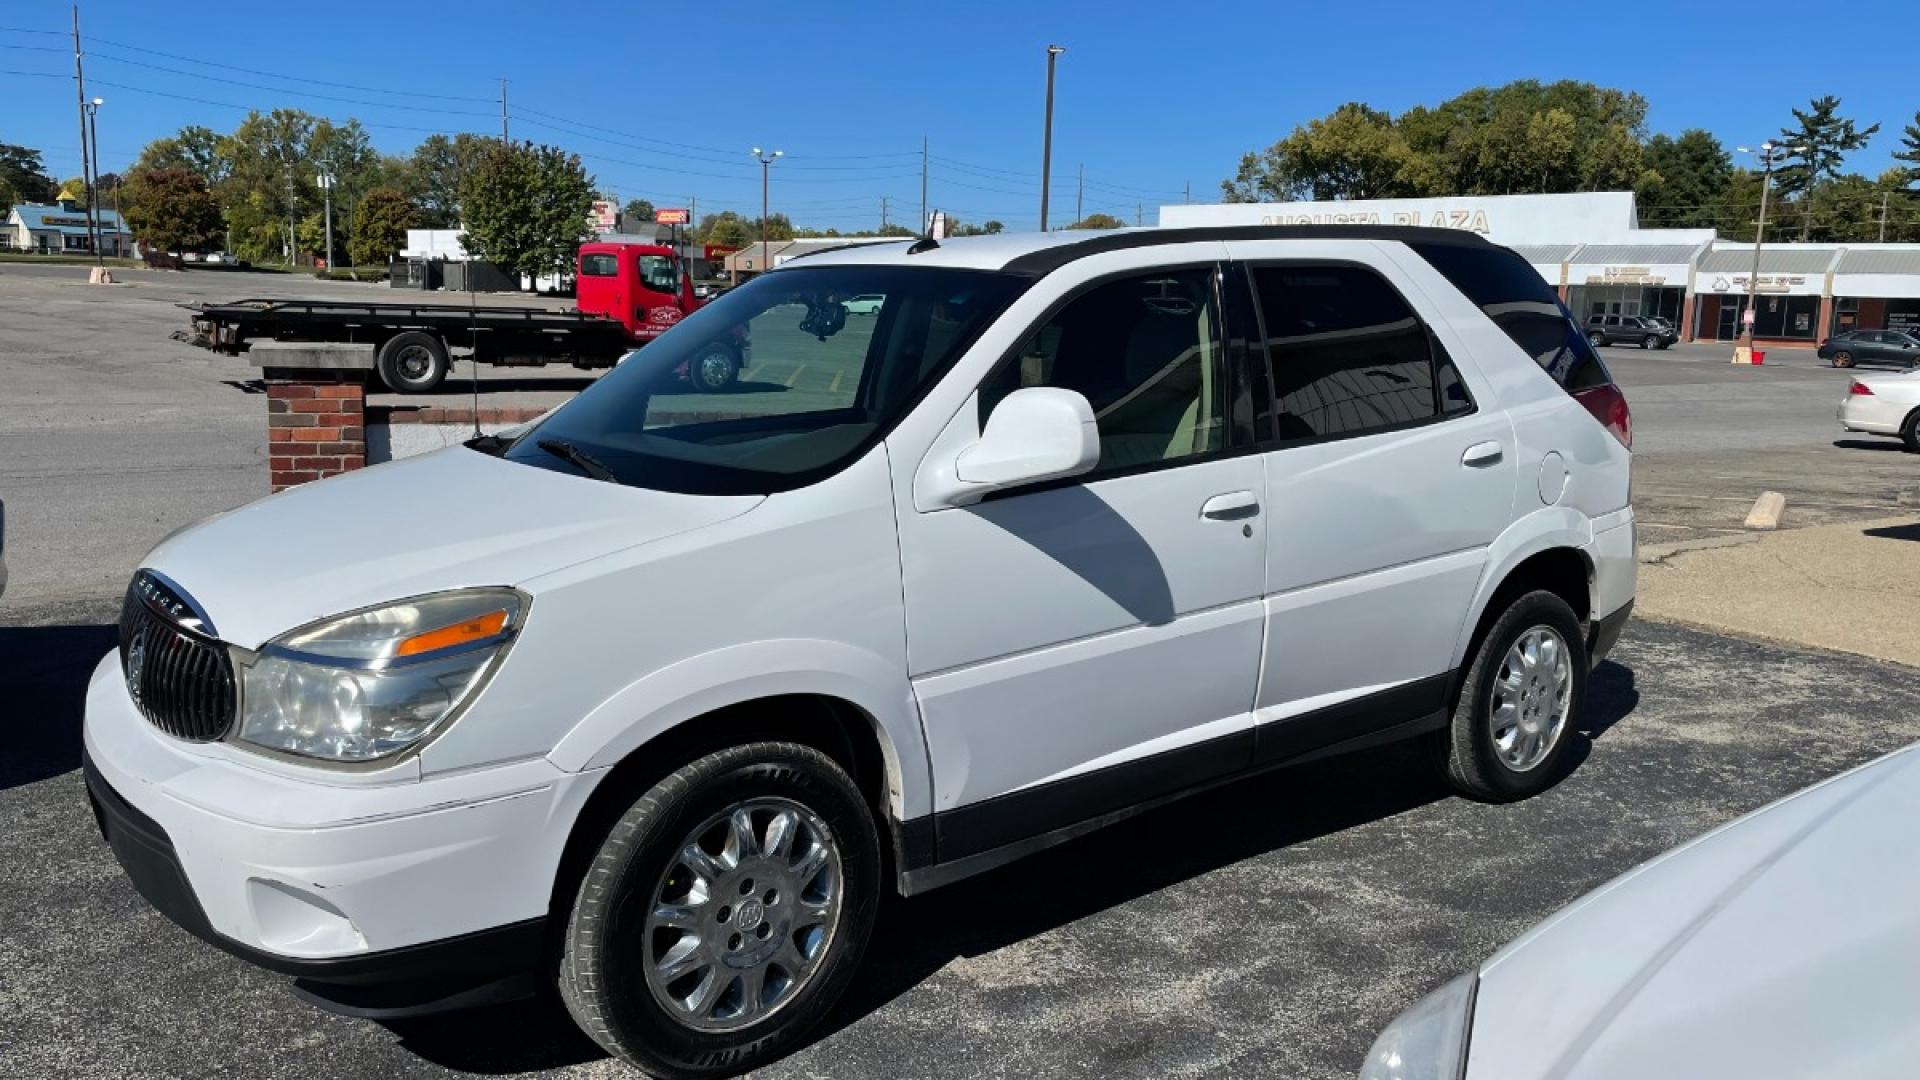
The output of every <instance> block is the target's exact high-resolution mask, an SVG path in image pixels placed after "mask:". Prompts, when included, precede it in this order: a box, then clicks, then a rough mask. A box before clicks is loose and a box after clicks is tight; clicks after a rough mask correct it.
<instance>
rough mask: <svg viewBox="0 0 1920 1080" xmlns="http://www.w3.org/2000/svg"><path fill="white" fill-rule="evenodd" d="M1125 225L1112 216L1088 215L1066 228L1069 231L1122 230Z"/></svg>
mask: <svg viewBox="0 0 1920 1080" xmlns="http://www.w3.org/2000/svg"><path fill="white" fill-rule="evenodd" d="M1126 227H1127V223H1126V222H1124V221H1121V220H1120V219H1119V218H1117V217H1114V216H1113V215H1112V214H1088V215H1087V216H1086V217H1083V218H1081V219H1080V220H1079V221H1076V222H1074V223H1073V224H1071V225H1069V226H1067V228H1069V229H1124V228H1126Z"/></svg>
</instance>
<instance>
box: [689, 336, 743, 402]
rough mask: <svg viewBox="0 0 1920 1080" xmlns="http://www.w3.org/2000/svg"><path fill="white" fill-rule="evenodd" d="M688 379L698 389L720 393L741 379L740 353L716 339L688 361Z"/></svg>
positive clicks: (710, 392)
mask: <svg viewBox="0 0 1920 1080" xmlns="http://www.w3.org/2000/svg"><path fill="white" fill-rule="evenodd" d="M687 379H688V380H689V381H691V382H692V383H693V385H694V387H695V388H696V389H698V390H702V391H705V392H706V393H709V394H718V393H720V392H721V391H723V390H726V389H728V388H729V387H731V386H733V384H734V383H736V382H739V381H740V354H739V353H737V352H735V351H734V350H733V348H732V346H729V345H727V344H726V343H725V342H718V341H716V342H714V343H713V344H711V345H709V346H707V347H706V349H704V350H703V351H701V353H700V354H699V355H698V356H695V357H694V358H693V359H692V360H690V361H688V362H687Z"/></svg>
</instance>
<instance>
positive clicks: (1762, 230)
mask: <svg viewBox="0 0 1920 1080" xmlns="http://www.w3.org/2000/svg"><path fill="white" fill-rule="evenodd" d="M1737 149H1739V151H1740V152H1741V153H1743V154H1748V153H1752V152H1753V151H1751V150H1748V149H1747V148H1746V147H1744V146H1742V147H1738V148H1737ZM1803 153H1806V148H1805V147H1803V146H1780V145H1779V144H1777V143H1775V142H1774V141H1773V140H1772V139H1768V140H1767V141H1766V142H1763V143H1761V144H1760V169H1761V173H1760V220H1759V221H1757V222H1756V223H1755V224H1754V230H1753V272H1752V273H1750V274H1748V275H1747V310H1746V311H1744V312H1742V313H1741V315H1740V335H1739V337H1738V338H1737V339H1736V340H1735V343H1734V346H1733V362H1734V363H1736V364H1750V363H1752V362H1753V324H1754V322H1755V320H1757V319H1758V318H1759V316H1758V314H1757V312H1758V311H1759V291H1760V244H1761V243H1762V241H1764V240H1765V239H1766V235H1767V196H1768V194H1769V193H1770V192H1771V191H1772V190H1773V163H1774V162H1775V161H1776V160H1778V159H1779V158H1782V157H1785V156H1787V155H1788V154H1803Z"/></svg>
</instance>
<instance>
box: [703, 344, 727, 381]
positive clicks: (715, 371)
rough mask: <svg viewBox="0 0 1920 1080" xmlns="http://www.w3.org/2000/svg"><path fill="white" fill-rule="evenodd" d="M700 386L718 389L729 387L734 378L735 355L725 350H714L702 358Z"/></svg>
mask: <svg viewBox="0 0 1920 1080" xmlns="http://www.w3.org/2000/svg"><path fill="white" fill-rule="evenodd" d="M699 365H700V384H701V385H702V386H706V387H710V388H713V389H718V388H720V387H723V386H725V385H727V380H729V379H731V378H733V354H731V353H729V352H727V350H725V349H719V348H716V349H713V350H712V351H710V352H708V353H706V354H705V355H703V356H701V357H700V360H699Z"/></svg>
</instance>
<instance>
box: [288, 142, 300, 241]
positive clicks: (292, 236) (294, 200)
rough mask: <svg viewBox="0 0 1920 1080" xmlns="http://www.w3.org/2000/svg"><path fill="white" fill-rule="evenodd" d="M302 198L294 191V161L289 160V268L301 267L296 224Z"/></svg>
mask: <svg viewBox="0 0 1920 1080" xmlns="http://www.w3.org/2000/svg"><path fill="white" fill-rule="evenodd" d="M299 200H300V196H299V195H298V194H297V193H295V191H294V189H293V159H292V158H288V159H287V266H288V267H295V266H298V265H300V234H299V233H298V232H297V231H296V230H295V225H294V222H295V221H296V220H297V219H298V217H299V213H300V212H299V210H298V208H297V206H298V203H299Z"/></svg>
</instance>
